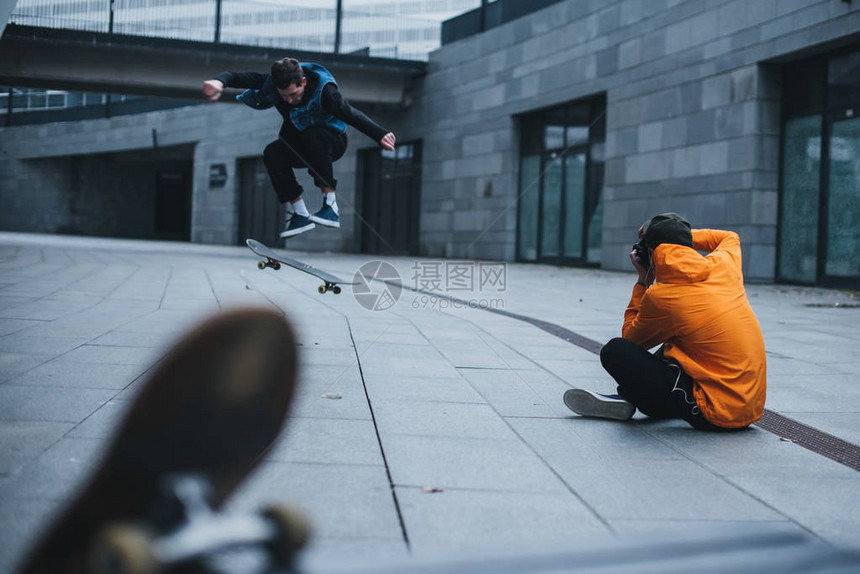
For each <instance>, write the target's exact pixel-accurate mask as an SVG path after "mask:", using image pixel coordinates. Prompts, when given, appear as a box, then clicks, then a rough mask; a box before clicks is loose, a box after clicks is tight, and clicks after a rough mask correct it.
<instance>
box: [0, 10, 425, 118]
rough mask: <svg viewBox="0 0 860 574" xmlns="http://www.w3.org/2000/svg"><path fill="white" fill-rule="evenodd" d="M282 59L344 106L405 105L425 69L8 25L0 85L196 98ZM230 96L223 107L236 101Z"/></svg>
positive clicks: (1, 43)
mask: <svg viewBox="0 0 860 574" xmlns="http://www.w3.org/2000/svg"><path fill="white" fill-rule="evenodd" d="M285 56H291V57H294V58H297V59H298V60H300V61H306V62H317V63H319V64H322V65H323V66H325V67H326V68H328V69H329V70H331V72H332V73H333V74H334V75H335V77H336V78H337V81H338V85H339V86H340V87H341V89H342V91H343V93H344V94H345V95H346V97H347V98H348V99H349V100H350V101H352V102H367V103H374V104H381V105H394V106H403V105H408V104H409V99H410V96H409V94H410V88H411V86H412V84H413V82H414V79H415V78H417V77H419V76H422V75H423V74H425V73H426V68H427V64H426V63H425V62H417V61H404V60H394V59H389V58H371V57H367V56H359V55H349V54H329V53H319V52H303V51H298V50H290V49H287V48H263V47H257V46H237V45H230V44H220V43H218V44H216V43H211V42H194V41H187V40H171V39H164V38H147V37H140V36H122V35H116V34H105V33H100V32H83V31H77V30H57V29H50V28H40V27H30V26H18V25H15V24H9V25H8V26H7V27H6V30H5V32H4V33H3V36H2V38H0V85H6V86H15V87H29V88H43V89H53V90H66V91H77V92H101V93H114V94H129V95H145V96H160V97H169V98H189V99H196V100H200V99H202V94H201V84H202V83H203V81H204V80H207V79H209V78H212V77H213V76H215V75H217V74H219V73H220V72H224V71H258V72H267V71H268V70H269V67H270V66H271V65H272V62H274V61H275V60H277V59H280V58H283V57H285ZM232 93H233V92H232V91H231V93H225V96H224V97H222V101H225V102H232V101H235V98H233V97H231V96H232ZM235 93H238V91H235Z"/></svg>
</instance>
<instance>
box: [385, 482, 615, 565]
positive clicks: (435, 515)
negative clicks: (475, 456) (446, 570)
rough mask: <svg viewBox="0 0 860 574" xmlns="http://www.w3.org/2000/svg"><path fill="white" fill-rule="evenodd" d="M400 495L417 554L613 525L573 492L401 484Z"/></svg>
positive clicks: (577, 534) (571, 536) (563, 536)
mask: <svg viewBox="0 0 860 574" xmlns="http://www.w3.org/2000/svg"><path fill="white" fill-rule="evenodd" d="M397 498H398V500H399V502H400V508H401V511H402V512H403V521H404V523H405V525H406V529H407V531H408V532H409V542H410V545H411V546H412V549H413V551H414V552H415V553H416V554H424V553H438V552H450V551H451V550H454V549H463V548H470V547H475V546H476V545H480V546H503V545H506V544H516V545H529V544H536V543H544V544H549V543H553V542H557V543H561V544H564V543H569V542H570V541H571V540H577V539H579V538H582V537H583V536H594V535H596V534H607V533H608V532H609V528H608V527H607V525H606V524H604V523H603V522H602V521H601V520H599V519H598V517H597V516H596V515H595V514H594V513H593V512H592V511H591V509H589V508H588V507H587V506H586V505H584V504H583V503H582V501H580V500H579V499H578V498H577V497H576V496H574V495H573V494H571V493H570V492H561V493H555V494H544V493H531V492H517V493H511V492H492V491H472V490H457V489H444V490H443V491H442V492H425V491H423V490H422V489H420V488H404V487H398V488H397ZM513 524H516V528H515V529H512V528H511V525H513Z"/></svg>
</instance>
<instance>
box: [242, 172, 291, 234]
mask: <svg viewBox="0 0 860 574" xmlns="http://www.w3.org/2000/svg"><path fill="white" fill-rule="evenodd" d="M284 216H285V213H284V206H283V205H282V204H281V203H280V202H279V201H278V196H277V195H275V191H274V190H273V189H272V183H271V181H269V174H268V172H267V171H266V166H265V164H264V163H263V158H262V157H255V158H246V159H242V160H239V237H238V239H239V244H240V245H244V244H245V239H247V238H249V237H252V238H254V239H256V240H257V241H260V242H262V243H265V244H266V245H275V244H277V242H278V241H279V240H280V233H281V231H283V227H284Z"/></svg>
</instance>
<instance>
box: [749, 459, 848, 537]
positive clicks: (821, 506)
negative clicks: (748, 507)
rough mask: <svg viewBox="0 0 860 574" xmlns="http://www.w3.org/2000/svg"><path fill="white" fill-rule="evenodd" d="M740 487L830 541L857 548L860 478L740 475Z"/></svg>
mask: <svg viewBox="0 0 860 574" xmlns="http://www.w3.org/2000/svg"><path fill="white" fill-rule="evenodd" d="M736 482H737V484H738V486H739V487H740V488H743V489H744V490H745V491H747V492H749V493H750V494H752V495H753V496H755V497H757V498H758V499H759V500H761V501H762V502H763V503H764V504H767V505H769V506H771V507H773V508H777V509H779V511H780V512H781V513H782V514H784V515H785V516H786V517H787V518H789V519H790V520H792V521H795V522H796V523H798V524H802V525H803V527H804V528H806V529H808V530H810V531H812V533H813V534H815V535H816V536H819V537H821V538H822V539H823V540H827V541H828V542H830V543H831V544H834V545H837V546H844V547H853V548H856V547H857V533H858V532H860V514H858V513H857V511H856V510H857V508H858V503H860V477H854V478H827V477H803V476H800V477H792V476H784V477H782V479H781V480H777V481H775V480H772V479H771V478H770V477H762V476H748V477H739V478H737V479H736Z"/></svg>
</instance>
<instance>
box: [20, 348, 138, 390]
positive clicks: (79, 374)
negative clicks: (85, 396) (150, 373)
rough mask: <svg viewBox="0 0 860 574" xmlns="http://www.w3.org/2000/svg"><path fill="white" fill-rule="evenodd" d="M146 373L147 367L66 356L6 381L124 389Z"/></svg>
mask: <svg viewBox="0 0 860 574" xmlns="http://www.w3.org/2000/svg"><path fill="white" fill-rule="evenodd" d="M145 370H146V365H145V364H141V363H138V364H117V363H93V362H84V361H79V360H76V359H74V358H72V359H70V358H68V355H64V356H61V357H58V358H56V359H53V360H51V361H48V362H46V363H42V364H41V365H39V366H38V367H36V368H34V369H30V370H29V371H27V372H26V373H23V374H20V375H18V376H15V377H12V378H10V379H9V380H7V381H6V384H8V385H19V386H31V387H70V388H78V389H124V388H126V387H127V386H128V385H130V384H131V383H132V382H133V381H134V380H135V379H137V378H138V377H139V376H140V375H141V374H142V373H143V372H144V371H145Z"/></svg>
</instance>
